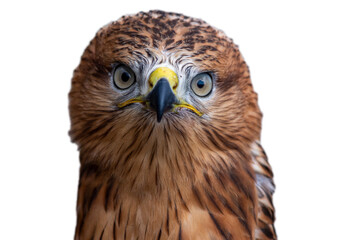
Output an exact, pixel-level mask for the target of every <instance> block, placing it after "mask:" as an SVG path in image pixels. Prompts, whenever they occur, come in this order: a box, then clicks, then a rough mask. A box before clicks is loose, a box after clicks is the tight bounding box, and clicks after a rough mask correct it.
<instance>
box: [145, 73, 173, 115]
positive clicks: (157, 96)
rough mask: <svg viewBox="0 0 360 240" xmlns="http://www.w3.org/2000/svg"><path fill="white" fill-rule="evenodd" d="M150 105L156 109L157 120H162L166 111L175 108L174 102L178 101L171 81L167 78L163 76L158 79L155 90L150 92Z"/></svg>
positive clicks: (148, 97)
mask: <svg viewBox="0 0 360 240" xmlns="http://www.w3.org/2000/svg"><path fill="white" fill-rule="evenodd" d="M147 99H148V100H149V103H150V107H152V108H153V109H154V110H155V111H156V115H157V121H158V122H160V121H161V118H162V116H163V114H164V112H165V111H167V110H170V109H172V108H173V104H175V103H176V102H177V101H176V100H177V99H176V97H175V94H174V92H173V91H172V89H171V87H170V84H169V81H168V80H167V79H166V78H161V79H160V80H159V81H157V83H156V85H155V87H154V88H153V90H152V91H151V92H150V93H149V94H148V96H147Z"/></svg>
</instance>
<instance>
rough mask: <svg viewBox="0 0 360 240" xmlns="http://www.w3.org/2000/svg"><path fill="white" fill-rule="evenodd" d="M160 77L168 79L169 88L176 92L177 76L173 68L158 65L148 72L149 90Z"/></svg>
mask: <svg viewBox="0 0 360 240" xmlns="http://www.w3.org/2000/svg"><path fill="white" fill-rule="evenodd" d="M161 78H166V79H167V80H168V81H169V84H170V86H171V89H172V90H173V91H174V93H176V88H177V86H178V84H179V80H178V77H177V75H176V73H175V72H174V71H173V70H171V69H170V68H167V67H159V68H157V69H155V71H153V72H152V73H151V74H150V78H149V84H150V91H151V89H152V88H153V87H154V86H155V84H156V83H157V81H159V79H161Z"/></svg>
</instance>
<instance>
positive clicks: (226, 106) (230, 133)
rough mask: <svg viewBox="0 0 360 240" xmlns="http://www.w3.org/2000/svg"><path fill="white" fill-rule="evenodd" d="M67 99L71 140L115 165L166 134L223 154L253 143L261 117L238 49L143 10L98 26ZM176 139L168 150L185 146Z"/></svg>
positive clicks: (190, 24)
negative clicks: (240, 144) (129, 152)
mask: <svg viewBox="0 0 360 240" xmlns="http://www.w3.org/2000/svg"><path fill="white" fill-rule="evenodd" d="M69 96H70V116H71V130H70V135H71V137H72V140H73V141H74V142H76V143H77V144H78V145H79V148H80V149H83V150H84V151H83V153H89V156H87V157H86V158H90V159H91V158H94V157H95V158H98V159H99V158H102V159H104V161H109V160H110V159H113V160H114V161H117V160H118V159H119V158H121V156H119V152H122V151H124V150H125V149H127V148H128V147H131V146H130V145H132V147H139V148H143V147H144V146H146V145H147V144H150V142H154V144H155V142H157V141H165V142H166V143H167V144H170V142H169V139H172V137H174V139H181V138H183V139H184V142H185V143H183V144H186V145H188V144H193V145H194V144H195V145H197V144H200V145H205V146H212V145H219V146H217V147H220V148H225V149H226V148H234V147H236V148H237V147H238V146H234V144H233V143H232V142H234V141H240V142H243V143H250V142H252V141H253V140H255V139H258V138H259V131H260V121H261V114H260V112H259V110H258V107H257V97H256V94H255V93H254V92H253V89H252V85H251V82H250V77H249V72H248V68H247V66H246V63H245V61H244V59H243V57H242V55H241V54H240V52H239V50H238V47H237V46H236V45H235V44H234V43H233V41H232V40H231V39H229V38H228V37H227V36H225V34H224V33H223V32H222V31H220V30H217V29H215V28H213V27H211V26H209V25H208V24H207V23H205V22H204V21H202V20H199V19H194V18H189V17H186V16H183V15H180V14H175V13H165V12H162V11H151V12H149V13H143V12H142V13H139V14H136V15H132V16H125V17H122V18H121V19H119V20H118V21H114V22H112V23H110V24H108V25H107V26H105V27H103V28H102V29H100V30H99V32H98V33H97V34H96V36H95V38H94V39H93V40H92V41H91V42H90V45H89V46H88V47H87V49H86V50H85V52H84V54H83V56H82V58H81V63H80V65H79V66H78V68H77V69H76V70H75V72H74V77H73V81H72V89H71V92H70V95H69ZM129 132H130V133H129ZM152 136H153V137H154V138H156V139H157V141H154V140H155V139H152ZM185 139H187V140H185ZM151 140H152V141H151ZM170 141H171V140H170ZM177 141H178V140H173V142H171V144H174V145H173V146H169V148H178V149H179V150H180V151H181V149H186V146H183V145H182V144H181V143H180V142H177ZM179 141H181V140H179ZM189 141H192V142H189ZM217 141H219V142H221V144H215V143H216V142H217ZM200 145H197V146H200ZM222 145H224V146H222ZM95 155H96V156H95ZM114 158H115V159H114Z"/></svg>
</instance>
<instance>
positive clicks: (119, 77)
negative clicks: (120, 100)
mask: <svg viewBox="0 0 360 240" xmlns="http://www.w3.org/2000/svg"><path fill="white" fill-rule="evenodd" d="M112 78H113V82H114V85H115V86H116V87H117V88H118V89H120V90H125V89H128V88H129V87H131V86H132V85H133V84H134V83H135V80H136V78H135V73H134V72H133V70H131V68H129V67H128V66H126V65H122V64H121V65H118V66H116V67H115V69H114V71H113V74H112Z"/></svg>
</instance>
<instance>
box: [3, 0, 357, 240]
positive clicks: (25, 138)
mask: <svg viewBox="0 0 360 240" xmlns="http://www.w3.org/2000/svg"><path fill="white" fill-rule="evenodd" d="M7 2H8V3H5V1H2V2H1V3H0V34H1V35H0V81H1V85H0V106H1V108H0V112H1V117H0V121H1V124H0V140H1V144H0V148H1V151H0V160H1V162H0V239H72V238H73V235H74V227H75V204H76V191H77V181H78V169H79V161H78V153H77V149H76V146H75V145H74V144H71V143H70V139H69V137H68V135H67V131H68V130H69V117H68V109H67V107H68V106H67V105H68V102H67V101H68V98H67V94H68V92H69V89H70V79H71V77H72V72H73V69H74V68H75V67H76V66H77V65H78V63H79V60H80V56H81V55H82V52H83V50H84V48H85V47H86V46H87V44H88V43H89V41H90V40H91V39H92V37H93V36H94V35H95V33H96V31H97V30H98V29H99V28H100V27H102V26H103V25H105V24H107V23H108V22H110V21H112V20H116V19H118V18H119V17H120V16H122V15H124V14H128V13H136V12H138V11H141V10H142V11H147V10H150V9H162V10H168V11H175V12H180V13H184V14H186V15H190V16H194V17H198V18H202V19H204V20H206V21H207V22H209V23H210V24H212V25H214V26H215V27H217V28H220V29H223V30H224V31H225V33H226V34H227V35H229V36H230V37H232V38H233V39H234V41H235V42H236V43H237V44H238V45H239V47H240V50H241V52H242V53H243V55H244V56H245V59H246V61H247V63H248V65H249V66H250V70H251V76H252V81H253V84H254V87H255V90H256V91H257V92H258V93H259V103H260V107H261V109H262V111H263V113H264V118H263V132H262V143H263V146H264V147H265V150H266V151H267V154H268V156H269V159H270V162H271V164H272V166H273V170H274V173H275V182H276V185H277V190H276V193H275V197H274V202H275V205H276V216H277V221H276V228H277V232H278V236H279V239H281V240H288V239H291V240H293V239H360V236H359V234H358V232H359V227H360V226H359V225H360V218H359V215H360V190H359V189H360V187H359V185H360V177H359V170H360V163H359V162H360V157H359V152H360V151H359V150H360V146H359V143H360V141H359V135H360V127H359V125H360V113H359V112H360V110H359V109H360V107H359V104H360V94H359V93H360V71H359V70H360V13H359V12H360V7H359V6H358V5H357V4H356V1H353V2H350V1H336V2H335V1H323V2H322V1H297V3H295V1H291V3H290V1H283V2H279V1H247V2H243V1H237V2H236V1H225V0H222V1H214V2H209V1H195V0H191V1H184V0H178V1H169V0H168V1H146V2H145V1H134V0H128V1H120V0H118V1H112V2H111V1H84V2H80V1H59V2H51V1H43V2H39V1H34V0H32V1H11V3H10V1H7Z"/></svg>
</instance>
